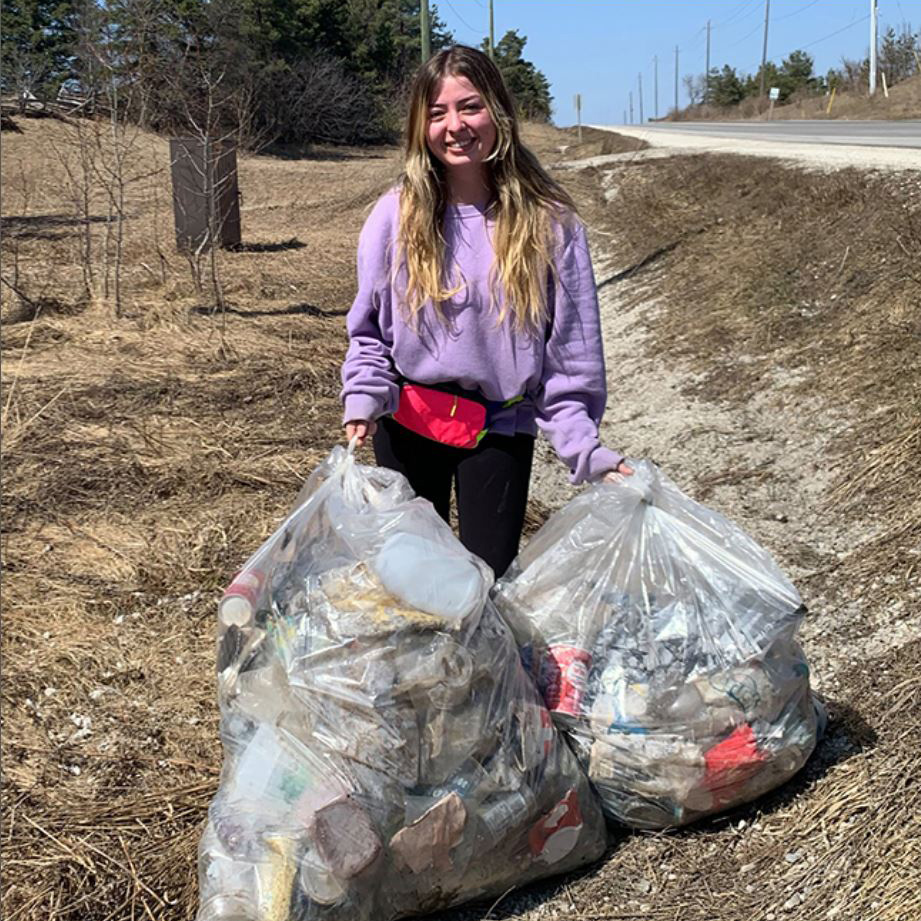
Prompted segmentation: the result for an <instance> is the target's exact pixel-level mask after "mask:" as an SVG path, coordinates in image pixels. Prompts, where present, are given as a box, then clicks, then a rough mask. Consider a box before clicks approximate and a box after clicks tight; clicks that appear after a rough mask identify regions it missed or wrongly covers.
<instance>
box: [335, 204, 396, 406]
mask: <svg viewBox="0 0 921 921" xmlns="http://www.w3.org/2000/svg"><path fill="white" fill-rule="evenodd" d="M398 202H399V195H398V193H397V192H395V191H394V192H389V193H387V194H386V195H384V196H383V197H382V198H381V199H380V200H379V201H378V203H377V204H376V205H375V206H374V209H373V210H372V212H371V214H370V215H369V216H368V219H367V221H365V225H364V227H363V228H362V231H361V235H360V236H359V238H358V293H357V294H356V295H355V300H354V302H353V303H352V307H351V309H350V310H349V313H348V317H347V318H346V327H347V329H348V334H349V347H348V351H347V352H346V356H345V361H344V362H343V364H342V392H341V394H340V396H341V398H342V402H343V409H344V412H343V422H344V423H345V422H350V421H351V420H353V419H376V418H378V417H379V416H384V415H387V414H388V413H392V412H393V411H394V410H395V409H396V408H397V403H398V400H399V385H398V384H397V374H396V371H395V369H394V366H393V360H392V358H391V354H392V349H393V325H392V322H391V285H390V278H391V259H392V250H393V246H394V241H395V240H396V221H397V209H398Z"/></svg>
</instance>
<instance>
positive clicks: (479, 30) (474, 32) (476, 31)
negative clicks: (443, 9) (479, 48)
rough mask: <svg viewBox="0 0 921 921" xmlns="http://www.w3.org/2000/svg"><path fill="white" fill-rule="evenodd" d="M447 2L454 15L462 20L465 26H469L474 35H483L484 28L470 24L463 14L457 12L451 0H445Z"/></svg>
mask: <svg viewBox="0 0 921 921" xmlns="http://www.w3.org/2000/svg"><path fill="white" fill-rule="evenodd" d="M445 3H447V4H448V8H449V9H450V10H451V12H452V13H454V15H455V16H456V17H457V18H458V19H459V20H460V21H461V23H462V24H463V25H465V26H466V27H467V29H468V30H469V31H470V32H472V33H473V34H474V35H482V34H483V30H482V29H475V28H474V27H473V26H472V25H470V23H469V22H467V20H466V19H464V17H463V16H461V14H460V13H458V12H457V10H456V9H454V5H453V4H452V3H451V0H445Z"/></svg>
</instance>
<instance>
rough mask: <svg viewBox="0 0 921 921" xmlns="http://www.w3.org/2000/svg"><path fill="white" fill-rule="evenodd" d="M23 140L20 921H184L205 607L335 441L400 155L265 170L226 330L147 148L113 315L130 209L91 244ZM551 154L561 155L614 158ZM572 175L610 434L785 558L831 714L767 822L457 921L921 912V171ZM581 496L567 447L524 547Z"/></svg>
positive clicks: (6, 629)
mask: <svg viewBox="0 0 921 921" xmlns="http://www.w3.org/2000/svg"><path fill="white" fill-rule="evenodd" d="M21 127H22V129H23V130H22V133H16V134H14V133H9V134H8V133H7V132H4V137H3V142H4V151H3V154H4V156H3V161H2V183H3V215H4V234H3V241H2V246H3V249H2V255H3V278H4V279H5V283H4V285H3V290H2V305H0V310H2V318H3V321H4V322H3V330H2V346H3V379H2V383H3V392H2V406H3V424H4V425H3V427H4V446H3V451H4V469H3V484H2V489H3V505H4V520H3V543H2V550H3V562H4V567H5V572H4V583H3V614H4V620H3V647H2V648H3V673H4V681H3V686H2V703H3V720H4V731H3V753H2V754H3V775H4V789H3V829H2V832H3V834H2V857H3V864H4V870H5V884H4V891H3V896H2V899H3V906H2V907H3V917H4V918H5V919H7V921H25V919H36V921H38V919H53V921H63V919H68V921H71V919H89V921H104V919H105V921H109V919H129V918H131V919H134V918H138V919H140V918H150V919H170V921H173V919H191V918H193V917H194V912H195V905H196V889H197V883H196V877H195V850H196V847H197V841H198V836H199V834H200V831H201V826H202V820H203V817H204V813H205V810H206V808H207V804H208V802H209V800H210V797H211V796H212V794H213V792H214V790H215V787H216V783H217V775H218V771H219V767H220V757H221V753H220V745H219V741H218V734H217V711H216V706H215V688H214V681H213V665H214V649H213V636H214V614H215V603H216V600H217V598H218V596H219V593H220V590H221V587H222V586H223V585H224V584H226V582H227V581H228V579H229V577H230V576H231V574H232V573H233V572H234V571H235V569H236V568H237V567H238V566H239V564H240V563H241V562H242V561H243V560H244V559H245V558H246V557H247V556H248V555H249V553H250V552H251V551H252V550H253V549H254V548H255V547H256V546H257V545H258V544H259V542H260V541H261V540H262V539H263V538H264V537H266V536H267V535H268V534H269V533H270V532H271V530H272V529H273V526H274V524H275V523H277V522H278V521H279V520H280V518H281V517H282V516H283V515H284V514H285V512H286V511H287V509H288V507H289V505H290V503H291V501H292V500H293V498H294V496H295V493H296V491H297V489H298V487H299V485H300V483H301V482H302V480H303V479H304V477H305V476H306V475H307V474H308V473H309V471H310V470H311V469H312V468H313V466H314V465H315V464H316V463H317V462H318V461H319V460H320V458H321V457H323V456H324V455H325V453H326V452H327V451H328V449H329V447H330V446H331V445H332V444H333V443H334V442H335V441H336V440H337V439H338V438H339V437H340V429H339V406H338V399H337V392H338V367H339V363H340V361H341V358H342V355H343V353H344V349H345V331H344V315H345V312H346V311H347V309H348V306H349V304H350V301H351V297H352V295H353V292H354V248H355V243H356V239H357V234H358V231H359V229H360V227H361V224H362V221H363V218H364V215H365V214H366V212H367V209H368V207H369V205H370V204H371V203H372V202H373V201H374V200H375V199H376V197H377V196H378V195H379V194H380V193H381V192H382V191H383V190H384V189H386V188H387V186H388V185H389V184H390V183H391V182H392V181H393V179H394V178H395V177H396V176H397V174H398V171H399V157H398V152H397V151H395V150H391V149H381V150H372V151H368V150H361V151H357V150H342V149H336V150H317V151H315V152H314V153H313V155H312V156H311V157H309V158H306V159H297V160H295V159H283V158H273V157H270V156H258V157H245V158H242V159H241V163H240V186H241V189H242V192H243V210H242V221H243V232H244V246H243V248H242V250H241V251H239V252H234V253H222V254H221V255H220V258H219V264H218V277H219V280H220V282H221V289H222V291H223V295H224V298H225V301H226V303H225V308H224V309H223V310H216V309H215V296H214V287H213V284H212V283H211V282H209V281H208V280H207V278H206V279H205V281H204V282H203V284H202V286H201V289H199V287H198V286H197V284H196V283H195V281H194V279H193V274H192V272H191V271H190V267H189V265H188V263H187V262H186V261H185V260H183V258H181V257H180V256H178V255H176V253H175V249H174V247H173V246H172V243H171V234H172V225H171V221H172V215H171V208H170V200H169V185H168V176H167V175H166V170H167V163H168V157H167V150H166V142H165V141H163V140H161V139H157V138H153V137H150V136H146V135H141V136H139V137H138V138H136V139H134V140H133V143H132V146H131V149H130V158H131V176H132V177H136V178H134V179H133V181H132V182H131V183H130V184H129V185H128V187H127V191H126V195H127V199H126V202H127V208H126V215H127V219H126V222H125V238H124V252H123V260H122V261H123V268H122V278H121V294H122V297H121V306H120V309H119V311H118V314H119V315H116V310H115V307H114V305H113V299H112V290H113V287H114V269H113V267H112V264H111V260H110V264H109V273H108V274H109V295H110V296H109V297H108V299H106V298H104V297H102V296H101V293H102V289H103V283H104V280H105V278H104V276H105V272H104V270H103V266H102V257H101V252H102V247H103V245H104V242H105V239H104V234H105V227H106V226H107V225H106V223H105V215H106V213H107V209H108V200H107V199H106V197H105V196H104V195H103V194H102V193H101V191H100V190H99V189H98V188H95V187H94V189H93V190H92V195H91V202H92V209H91V210H92V217H93V220H91V221H90V222H89V223H86V222H83V223H81V222H79V221H77V220H76V219H75V217H74V215H75V209H77V205H78V204H79V202H78V201H77V199H78V197H79V196H78V195H77V194H76V192H79V191H80V189H79V188H78V187H75V185H74V184H73V183H71V182H70V180H69V179H68V172H67V170H66V169H65V166H68V165H69V166H70V167H71V171H70V175H71V176H73V175H77V172H76V166H77V165H78V161H77V159H76V153H75V151H76V149H77V148H75V146H74V139H73V131H72V129H70V128H68V126H67V125H63V124H61V123H58V122H51V121H42V122H31V121H27V122H22V123H21ZM528 139H529V143H531V144H532V146H533V147H534V148H535V149H536V150H537V151H538V153H539V154H540V155H541V157H542V159H543V160H544V162H545V163H548V164H552V163H553V162H555V161H557V160H563V159H565V160H566V161H572V160H578V159H579V158H580V157H589V156H593V155H597V154H599V153H612V152H615V151H616V149H618V148H617V147H611V145H612V144H615V142H614V141H612V140H605V139H604V138H600V137H597V136H594V135H591V134H588V135H583V142H582V144H581V145H580V144H578V143H577V139H576V137H575V135H574V133H573V132H560V131H557V130H555V129H552V128H548V127H540V128H537V127H535V128H530V129H529V131H528ZM604 143H607V144H608V145H609V148H610V149H605V150H602V149H601V145H603V144H604ZM622 143H623V147H622V148H621V149H623V150H628V149H634V147H635V142H632V141H629V140H626V139H624V141H623V142H622ZM631 145H632V146H631ZM558 176H559V178H560V179H561V181H563V182H564V183H565V184H566V185H567V187H568V188H569V189H570V190H571V191H572V192H573V194H574V195H575V196H576V198H577V201H578V202H579V204H580V208H581V211H582V214H583V217H584V219H585V220H586V222H587V224H588V226H589V229H590V233H591V239H592V244H593V247H594V253H595V262H596V274H597V280H598V283H599V292H600V295H601V302H602V313H603V320H604V335H605V345H606V354H607V363H608V376H609V393H610V397H609V409H608V414H607V417H606V421H605V424H604V436H605V439H606V440H607V441H608V443H610V444H611V445H613V446H616V447H619V448H621V449H623V450H625V451H626V452H627V453H628V454H629V455H630V456H633V457H649V458H651V459H653V460H654V461H656V462H657V463H659V464H660V465H661V466H662V467H663V469H664V470H665V471H666V472H667V473H668V474H669V475H670V476H671V477H672V478H673V479H674V480H676V481H677V482H678V483H679V485H681V486H682V488H684V489H686V490H687V491H688V492H689V493H690V494H691V495H693V496H694V497H695V498H698V499H700V500H702V501H705V502H707V503H708V504H711V505H712V506H714V507H715V508H717V509H719V510H720V511H722V512H724V513H727V514H729V515H730V516H732V517H733V518H734V519H736V520H737V521H739V522H740V523H741V524H742V525H743V526H744V527H745V528H746V529H747V530H749V531H750V532H751V533H752V534H753V535H754V536H755V537H756V538H757V539H759V540H760V541H761V542H762V543H764V544H765V545H766V546H767V547H768V548H769V549H770V550H771V551H772V552H773V553H774V554H775V555H776V557H777V558H778V560H779V561H780V562H781V564H782V565H783V566H784V567H785V569H786V570H787V571H788V572H789V573H790V575H791V576H792V577H793V578H794V580H795V581H796V583H797V585H798V587H799V588H800V591H801V593H802V594H803V597H804V600H805V601H806V603H807V605H808V606H809V608H810V615H809V617H808V618H807V621H806V624H805V627H804V630H803V635H802V639H803V643H804V646H805V648H806V651H807V654H808V655H809V657H810V660H811V662H812V666H813V680H814V683H815V686H816V687H817V689H818V690H819V691H821V692H822V693H823V694H824V695H825V697H826V698H827V700H828V703H829V708H830V713H831V723H830V727H829V732H828V735H827V737H826V739H825V740H824V741H823V743H822V744H821V746H820V747H819V749H818V751H817V753H816V754H815V755H814V756H813V758H812V759H811V760H810V762H809V763H808V764H807V766H806V768H805V769H804V770H803V772H802V773H801V774H800V775H799V776H798V777H797V778H795V779H794V780H793V781H792V782H790V783H789V784H787V785H785V786H784V787H783V788H782V789H780V790H777V791H776V792H775V793H773V794H771V795H769V796H767V797H765V798H763V799H762V800H759V801H758V802H757V803H755V804H753V805H751V806H749V807H746V808H743V809H739V810H736V811H734V812H733V813H730V814H728V815H724V816H721V817H718V818H716V819H713V820H711V821H708V822H703V823H699V824H697V825H694V826H692V827H690V828H687V829H684V830H681V831H678V832H673V833H664V834H638V833H628V832H625V831H615V830H613V829H612V836H611V846H610V848H609V851H608V854H607V855H606V857H605V858H604V860H603V861H601V862H600V863H599V864H597V865H595V866H592V867H590V868H588V869H587V870H586V871H584V872H583V873H581V874H578V875H575V876H570V877H567V878H564V879H562V880H551V881H549V882H547V883H545V884H542V885H537V886H532V887H530V888H528V889H526V890H523V891H521V892H513V893H509V894H508V895H506V896H505V897H503V898H502V899H501V900H499V901H498V902H497V903H495V904H486V905H473V906H466V907H462V908H459V909H456V910H455V911H453V912H448V913H444V914H442V915H441V916H440V917H443V918H451V919H456V921H461V919H485V918H493V919H495V918H508V919H512V918H515V919H528V921H534V919H554V918H563V917H572V918H579V919H590V921H602V919H604V921H607V919H611V921H613V919H633V918H637V919H639V918H643V919H682V921H736V919H738V921H742V919H745V921H775V919H781V918H793V919H809V921H812V919H825V918H828V919H839V921H909V919H912V918H917V917H921V895H919V892H921V888H919V884H921V869H919V866H918V861H917V854H918V853H919V850H921V793H919V788H918V784H917V777H916V771H917V754H916V753H917V739H918V733H919V730H921V617H919V600H921V560H919V555H921V552H919V544H921V477H919V473H921V459H919V458H921V368H919V362H918V360H917V355H918V346H919V343H921V274H919V270H918V266H919V265H921V182H919V179H918V176H917V175H916V174H909V173H903V174H893V175H888V176H882V175H880V176H876V175H874V174H871V173H859V174H858V173H856V172H853V171H840V172H835V173H828V174H816V173H806V172H802V171H798V170H795V169H792V168H789V167H786V166H783V165H780V164H778V163H775V162H772V161H769V160H757V161H756V160H750V159H746V158H742V157H731V156H722V157H716V156H709V155H699V156H683V157H672V158H668V159H659V160H648V161H641V160H638V161H636V162H635V163H630V162H624V163H620V164H618V165H617V166H616V167H611V168H609V169H607V170H605V169H596V168H592V167H589V168H586V169H581V170H573V169H568V170H565V171H562V170H561V171H559V172H558ZM77 186H79V183H77ZM77 210H78V209H77ZM87 228H88V229H89V231H90V232H91V235H92V237H91V239H92V242H93V247H94V248H93V253H94V256H93V267H94V270H95V271H94V275H93V279H92V284H91V285H90V286H89V287H90V288H91V294H92V296H91V297H87V294H86V291H85V288H86V287H87V285H86V283H85V281H84V268H85V260H84V259H83V258H82V257H81V252H84V253H85V250H82V251H81V241H82V242H83V243H84V244H85V241H86V237H85V236H83V231H84V230H86V229H87ZM110 242H111V240H110ZM206 274H207V273H206ZM11 286H12V287H11ZM13 289H15V291H14V290H13ZM570 494H571V488H570V487H569V486H568V484H567V483H566V479H565V475H564V471H563V469H562V466H561V465H560V464H559V462H558V461H555V460H554V459H553V457H552V456H551V454H550V453H549V451H547V449H546V447H544V448H542V451H541V455H540V460H539V463H538V465H537V470H536V473H535V481H534V489H533V498H532V502H531V509H530V512H529V519H528V520H529V529H533V528H535V527H537V526H539V524H540V523H541V522H542V521H543V520H544V519H545V518H546V515H547V514H548V512H549V511H551V510H552V509H555V508H557V507H559V505H560V504H562V503H563V502H564V501H565V499H566V497H567V496H568V495H570Z"/></svg>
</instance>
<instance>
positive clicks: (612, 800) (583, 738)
mask: <svg viewBox="0 0 921 921" xmlns="http://www.w3.org/2000/svg"><path fill="white" fill-rule="evenodd" d="M631 463H633V462H631ZM634 466H635V473H634V475H633V476H631V477H624V478H623V480H622V481H621V482H619V483H614V484H608V483H605V484H600V485H598V486H596V487H594V488H593V489H591V490H588V491H587V492H584V493H582V494H581V495H579V496H578V497H576V498H575V499H573V500H572V501H571V502H570V503H569V504H568V505H567V506H565V507H564V508H563V509H561V510H560V511H559V512H558V513H557V514H555V515H554V516H552V517H551V518H550V519H549V520H548V521H547V523H546V524H545V525H544V527H543V528H542V529H541V530H540V531H539V532H538V533H537V534H536V535H535V536H534V537H533V538H532V540H531V541H530V542H529V544H528V545H527V547H526V548H525V549H524V550H523V551H522V553H521V554H520V555H519V557H518V558H517V560H516V561H515V563H514V564H513V565H512V567H511V568H510V570H509V572H508V573H507V575H506V576H505V577H504V578H503V579H502V580H500V582H499V583H498V584H497V585H496V587H495V589H494V592H493V597H494V600H495V601H496V604H497V606H498V607H499V610H500V612H501V613H502V614H503V615H504V616H505V618H506V620H507V621H508V622H509V624H510V625H511V627H512V629H513V630H514V631H515V633H516V638H517V639H518V642H519V645H520V646H521V655H522V659H523V661H524V663H525V666H526V668H527V670H528V671H529V673H530V674H531V675H532V678H533V680H535V681H536V682H537V684H538V685H539V687H540V689H541V691H542V693H543V695H544V699H545V701H546V703H547V706H548V708H549V709H550V710H551V712H552V713H553V716H554V720H555V721H556V723H557V724H558V725H559V726H560V727H561V728H564V729H566V730H568V733H569V738H570V741H571V743H572V745H573V748H574V749H575V750H576V752H577V754H578V755H579V758H580V761H581V763H582V765H583V767H584V768H585V769H586V771H587V772H588V775H589V777H590V779H591V780H592V781H593V783H594V784H595V786H596V788H597V790H598V791H599V793H600V794H601V797H602V802H603V806H604V810H605V813H606V814H607V815H609V816H610V817H611V818H613V819H615V820H618V821H620V822H622V823H625V824H627V825H630V826H634V827H638V828H664V827H668V826H675V825H682V824H685V823H687V822H691V821H693V820H695V819H697V818H699V817H701V816H704V815H707V814H709V813H714V812H717V811H720V810H723V809H726V808H728V807H731V806H735V805H738V804H740V803H744V802H747V801H749V800H751V799H754V798H755V797H757V796H759V795H760V794H762V793H764V792H766V791H767V790H769V789H771V788H772V787H775V786H777V785H778V784H780V783H781V782H783V781H784V780H786V779H787V778H789V777H790V776H791V775H793V774H794V773H795V772H796V771H798V770H799V769H800V768H801V767H802V765H803V764H804V763H805V761H806V759H807V758H808V757H809V755H810V753H811V752H812V750H813V748H814V747H815V744H816V737H817V731H818V723H820V722H821V721H822V720H823V717H824V712H823V711H822V710H821V705H820V704H819V703H818V701H814V699H813V697H812V695H811V693H810V689H809V668H808V665H807V663H806V659H805V657H804V655H803V652H802V650H801V649H800V647H799V645H798V644H797V642H796V639H795V635H796V631H797V627H798V625H799V623H800V620H801V619H802V616H803V614H804V613H805V608H804V607H803V605H802V602H801V600H800V597H799V595H798V594H797V592H796V590H795V589H794V587H793V586H792V585H791V584H790V582H789V581H788V580H787V579H786V577H785V576H784V575H783V574H782V573H781V571H780V570H779V568H778V567H777V565H776V563H775V562H774V560H773V559H772V558H771V557H770V555H769V554H768V553H767V552H766V551H765V550H764V549H763V548H761V547H760V546H758V544H756V543H755V542H754V541H753V540H752V539H751V538H750V537H749V536H747V535H746V534H745V533H744V532H743V531H742V530H741V529H740V528H738V527H737V526H736V525H734V524H733V523H732V522H730V521H729V520H727V519H726V518H724V517H723V516H721V515H719V514H718V513H716V512H713V511H711V510H709V509H707V508H705V507H704V506H702V505H699V504H698V503H696V502H694V501H692V500H691V499H689V498H688V497H687V496H686V495H684V494H683V493H681V491H680V490H679V489H678V488H677V487H676V486H675V484H674V483H672V482H671V481H670V480H669V479H668V478H667V477H665V476H664V475H663V474H662V473H661V472H660V471H659V469H658V468H657V467H656V466H655V465H653V464H651V463H649V462H647V461H642V462H637V463H635V465H634Z"/></svg>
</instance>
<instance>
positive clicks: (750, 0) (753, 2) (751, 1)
mask: <svg viewBox="0 0 921 921" xmlns="http://www.w3.org/2000/svg"><path fill="white" fill-rule="evenodd" d="M758 3H759V0H746V2H745V3H743V4H742V5H741V6H737V7H736V8H735V11H734V12H732V13H730V14H729V16H728V18H726V19H724V20H723V21H722V22H718V23H716V24H715V25H714V26H713V28H714V29H722V28H723V27H724V26H728V25H729V23H731V22H733V21H734V20H735V19H738V14H739V13H742V12H743V11H746V12H748V13H749V14H750V13H751V12H753V11H754V9H755V8H756V7H757V6H758ZM746 7H749V8H750V9H748V10H745V8H746ZM745 18H746V19H747V18H748V16H746V17H745Z"/></svg>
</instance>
